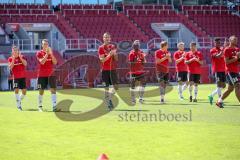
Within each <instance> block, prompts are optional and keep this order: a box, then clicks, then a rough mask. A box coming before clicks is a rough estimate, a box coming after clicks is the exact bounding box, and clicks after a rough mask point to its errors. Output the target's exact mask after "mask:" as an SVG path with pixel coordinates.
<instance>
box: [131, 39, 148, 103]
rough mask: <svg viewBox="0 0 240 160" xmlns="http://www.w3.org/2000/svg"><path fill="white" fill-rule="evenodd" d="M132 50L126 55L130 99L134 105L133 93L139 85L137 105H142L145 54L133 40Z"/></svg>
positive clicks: (136, 41) (138, 43)
mask: <svg viewBox="0 0 240 160" xmlns="http://www.w3.org/2000/svg"><path fill="white" fill-rule="evenodd" d="M132 48H133V50H131V51H130V53H129V55H128V60H129V62H130V87H131V88H130V94H131V99H132V104H133V105H135V104H136V97H135V93H136V92H137V90H136V83H137V82H138V83H139V87H138V92H139V103H143V95H144V88H145V85H146V82H145V78H144V74H145V72H144V68H143V67H144V63H146V59H145V54H144V53H143V51H141V50H140V41H139V40H135V41H134V42H133V46H132Z"/></svg>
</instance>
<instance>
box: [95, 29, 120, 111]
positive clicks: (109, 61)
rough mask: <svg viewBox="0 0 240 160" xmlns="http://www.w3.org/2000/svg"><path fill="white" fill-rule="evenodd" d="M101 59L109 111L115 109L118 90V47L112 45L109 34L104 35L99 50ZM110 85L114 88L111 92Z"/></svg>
mask: <svg viewBox="0 0 240 160" xmlns="http://www.w3.org/2000/svg"><path fill="white" fill-rule="evenodd" d="M98 55H99V59H100V61H101V64H102V80H103V82H104V85H105V102H106V104H107V107H108V109H109V110H112V109H113V108H114V106H113V102H112V96H113V94H114V93H115V90H117V89H118V84H117V72H116V65H117V64H116V62H117V60H118V55H117V49H116V46H115V45H113V44H111V35H110V34H109V33H104V34H103V45H101V46H100V47H99V48H98ZM110 85H113V88H112V89H111V90H110V89H109V87H110Z"/></svg>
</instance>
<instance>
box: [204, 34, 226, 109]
mask: <svg viewBox="0 0 240 160" xmlns="http://www.w3.org/2000/svg"><path fill="white" fill-rule="evenodd" d="M214 45H215V47H214V48H212V49H211V50H210V56H211V60H212V71H213V73H214V74H215V79H216V83H217V89H216V90H214V91H213V92H212V93H211V94H210V95H209V96H208V99H209V102H210V104H211V105H212V104H213V97H214V96H215V95H216V94H218V97H221V95H222V89H223V88H225V87H226V84H225V82H226V74H225V59H224V55H223V48H221V41H220V39H219V38H215V40H214Z"/></svg>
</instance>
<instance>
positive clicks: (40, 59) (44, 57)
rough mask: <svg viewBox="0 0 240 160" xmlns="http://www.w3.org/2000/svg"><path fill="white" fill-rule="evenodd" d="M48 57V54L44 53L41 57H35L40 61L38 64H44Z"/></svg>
mask: <svg viewBox="0 0 240 160" xmlns="http://www.w3.org/2000/svg"><path fill="white" fill-rule="evenodd" d="M47 58H48V54H46V55H45V56H43V58H39V57H37V59H38V61H39V62H40V64H45V63H46V61H47Z"/></svg>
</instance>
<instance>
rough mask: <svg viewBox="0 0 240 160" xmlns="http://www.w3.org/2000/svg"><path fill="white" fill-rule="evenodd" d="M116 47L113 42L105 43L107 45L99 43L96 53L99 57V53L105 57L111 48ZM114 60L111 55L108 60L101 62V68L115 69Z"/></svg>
mask: <svg viewBox="0 0 240 160" xmlns="http://www.w3.org/2000/svg"><path fill="white" fill-rule="evenodd" d="M113 49H116V47H115V46H114V45H113V44H107V45H104V44H103V45H101V46H100V47H99V48H98V55H99V57H100V56H101V55H104V57H107V56H108V54H109V53H110V51H111V50H113ZM116 66H117V65H116V61H115V60H114V58H113V56H111V57H110V58H109V59H108V60H106V61H105V62H102V70H115V69H116Z"/></svg>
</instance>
